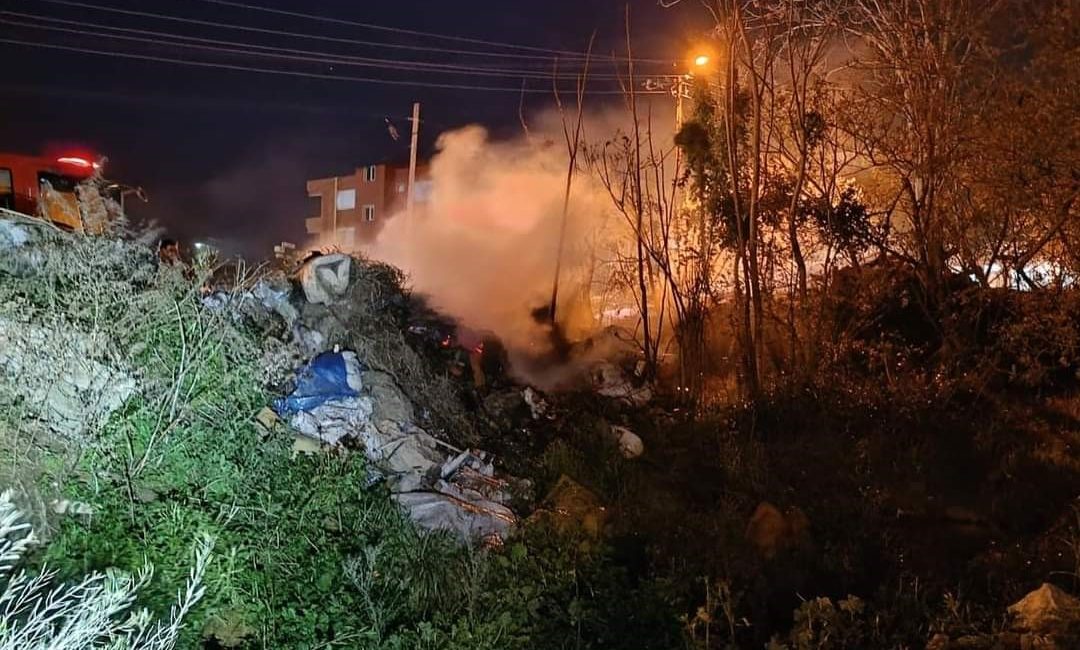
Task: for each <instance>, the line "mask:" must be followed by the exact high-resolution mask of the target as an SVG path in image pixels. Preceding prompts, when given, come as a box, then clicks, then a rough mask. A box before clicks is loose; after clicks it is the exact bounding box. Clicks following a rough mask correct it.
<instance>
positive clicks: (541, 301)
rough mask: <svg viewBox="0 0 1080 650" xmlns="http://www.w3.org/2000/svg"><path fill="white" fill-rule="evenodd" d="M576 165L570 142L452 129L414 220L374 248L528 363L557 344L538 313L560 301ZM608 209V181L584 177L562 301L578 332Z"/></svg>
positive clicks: (577, 185) (398, 221) (400, 220)
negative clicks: (571, 166)
mask: <svg viewBox="0 0 1080 650" xmlns="http://www.w3.org/2000/svg"><path fill="white" fill-rule="evenodd" d="M567 164H568V154H567V150H566V147H565V145H564V143H563V142H562V141H561V140H547V141H545V142H544V143H542V144H537V143H535V142H534V141H529V140H527V139H525V138H522V139H520V140H514V141H508V142H494V141H492V140H491V139H490V138H489V136H488V133H487V131H486V130H485V129H483V128H482V127H478V126H470V127H466V128H463V129H460V130H457V131H452V132H448V133H445V134H443V135H442V136H441V137H440V139H439V142H438V153H437V155H436V156H435V157H434V159H433V160H432V162H431V193H430V197H429V199H428V201H426V202H425V204H424V205H423V206H422V207H421V208H419V209H418V210H417V215H416V218H415V222H414V223H413V224H412V225H411V226H410V224H409V223H408V219H407V218H406V217H405V215H403V214H399V215H396V216H395V217H393V218H392V219H391V220H390V221H389V223H387V225H386V227H385V228H384V230H383V231H382V232H381V233H380V235H379V238H378V239H377V241H376V242H375V244H374V245H373V246H372V247H371V248H370V249H369V250H366V251H365V252H366V253H367V254H368V255H370V256H371V257H374V258H376V259H380V260H384V261H387V262H390V263H391V264H394V265H396V266H399V267H400V268H402V269H404V270H405V271H406V272H407V274H408V275H409V279H410V282H411V285H412V287H413V289H414V290H415V291H417V292H419V293H421V294H423V295H425V296H427V297H428V298H429V300H430V301H431V303H432V306H434V307H435V308H437V309H439V310H440V311H443V312H445V313H448V314H450V315H451V316H454V317H455V318H457V319H458V320H459V321H460V322H461V323H462V324H463V325H465V326H466V327H468V328H470V329H473V330H477V331H481V332H482V331H490V332H493V333H494V334H496V335H497V336H498V337H499V338H500V339H502V341H503V342H504V343H505V344H506V346H507V347H508V349H509V350H510V352H511V355H512V357H516V360H517V361H518V363H517V364H515V365H516V366H517V367H518V369H519V370H521V366H522V365H526V364H523V361H524V360H525V359H526V358H528V357H533V358H539V357H542V356H544V355H547V354H550V353H551V352H552V351H553V350H552V347H553V332H552V329H551V327H550V326H549V325H548V324H547V322H546V319H545V318H544V317H543V315H542V314H540V313H539V312H541V311H543V309H544V308H545V307H546V306H547V305H548V304H549V302H550V300H551V292H552V284H553V281H554V275H555V265H556V259H557V255H558V248H559V229H560V224H561V222H562V214H563V201H564V195H565V191H566V174H567ZM609 211H610V201H609V199H608V197H607V195H606V193H604V191H603V190H602V188H600V187H598V186H597V185H596V184H595V183H594V182H593V181H592V180H591V179H590V178H589V177H588V176H587V175H585V174H578V175H577V176H576V177H575V179H574V186H573V193H572V198H571V203H570V211H569V214H568V218H567V230H566V237H565V242H566V244H565V247H564V250H563V272H562V274H561V277H562V282H561V285H560V294H559V295H560V300H559V307H558V311H559V321H560V324H561V325H562V327H563V328H564V331H565V333H566V334H567V335H569V336H570V337H572V338H581V337H583V336H585V335H587V334H588V333H589V331H590V328H591V327H592V319H591V308H590V306H589V304H588V298H587V296H588V291H587V288H586V286H584V285H585V284H586V283H587V278H588V277H589V274H588V273H587V269H588V268H589V267H590V262H591V259H590V256H591V251H592V250H593V249H594V248H593V245H594V243H595V242H596V238H597V237H598V236H599V233H600V231H601V228H602V226H603V225H604V222H605V215H607V214H608V213H609ZM533 379H535V377H534V378H533Z"/></svg>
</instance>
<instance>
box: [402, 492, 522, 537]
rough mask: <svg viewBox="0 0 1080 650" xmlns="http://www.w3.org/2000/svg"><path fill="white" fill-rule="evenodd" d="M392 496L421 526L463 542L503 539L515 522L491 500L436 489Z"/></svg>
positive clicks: (506, 511) (511, 513) (514, 519)
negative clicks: (462, 496) (446, 533)
mask: <svg viewBox="0 0 1080 650" xmlns="http://www.w3.org/2000/svg"><path fill="white" fill-rule="evenodd" d="M393 498H394V500H395V501H396V502H397V503H398V505H400V506H401V507H402V508H404V509H405V511H406V512H407V513H408V515H409V518H410V519H412V520H413V522H414V523H416V525H417V526H419V527H420V528H423V529H424V530H446V531H449V532H452V533H454V534H455V536H456V537H457V538H458V539H459V540H461V541H462V542H465V543H468V542H472V541H477V540H480V539H485V538H489V537H493V536H494V537H498V538H500V539H505V538H506V536H507V535H508V534H509V533H510V529H511V528H513V526H514V525H515V523H516V522H517V518H516V517H515V516H514V513H513V512H512V511H511V510H510V509H509V508H507V507H506V506H504V505H501V504H498V503H494V502H491V501H480V502H476V501H465V500H463V499H459V498H457V497H454V496H452V495H449V494H442V493H439V492H405V493H400V494H395V495H394V496H393Z"/></svg>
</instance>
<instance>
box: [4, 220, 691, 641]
mask: <svg viewBox="0 0 1080 650" xmlns="http://www.w3.org/2000/svg"><path fill="white" fill-rule="evenodd" d="M54 237H55V238H54V239H51V240H49V241H48V242H46V243H44V244H42V245H41V246H40V247H39V250H42V251H46V255H47V259H48V260H49V262H48V263H47V264H45V265H44V266H43V267H40V268H39V269H38V271H36V272H35V273H34V274H32V275H26V276H23V277H20V278H14V277H12V278H10V281H9V282H5V283H4V285H3V290H4V292H5V294H6V295H5V296H4V298H5V304H7V305H9V306H13V305H16V304H17V305H18V306H19V309H20V310H21V312H20V313H21V317H24V318H27V319H29V320H31V321H33V320H38V319H40V320H45V319H46V318H48V317H50V316H51V315H57V314H63V315H64V316H65V317H66V318H67V319H68V321H67V322H68V324H69V327H71V328H74V329H77V330H82V331H88V330H90V329H91V328H94V331H95V332H96V333H97V335H98V336H99V338H100V340H101V341H102V342H103V343H102V345H104V346H106V347H107V348H108V352H109V353H108V354H104V355H103V358H108V359H110V360H112V361H113V362H115V363H117V364H120V365H122V366H123V367H125V368H126V369H127V370H128V371H129V372H131V373H132V374H134V375H135V376H137V377H138V385H139V391H138V393H137V394H136V395H135V396H133V397H131V398H130V399H128V400H127V402H126V403H125V404H124V406H123V408H121V409H120V410H118V411H116V412H114V413H113V414H112V415H111V417H110V418H109V419H108V421H107V422H106V423H105V425H104V426H103V427H102V428H101V430H99V431H92V432H88V434H87V438H86V439H85V440H78V441H66V442H64V443H63V444H58V443H54V444H52V445H51V447H50V446H38V448H37V451H36V452H35V456H36V457H37V458H38V460H39V461H40V462H39V463H37V464H36V465H35V467H37V468H38V475H39V480H38V482H37V485H36V486H34V489H33V490H24V491H23V494H22V495H20V499H21V500H23V501H27V502H30V501H34V502H43V503H44V502H52V500H53V499H63V500H65V501H66V502H68V503H72V504H85V505H87V506H89V508H91V509H92V514H87V513H83V514H71V513H70V512H69V514H68V515H66V516H63V517H57V516H56V515H55V514H54V513H52V512H51V511H49V510H48V509H46V511H45V513H44V514H43V515H42V518H43V519H44V520H45V521H46V522H47V526H46V527H45V528H43V530H47V531H48V544H47V546H46V547H45V548H44V550H43V551H41V552H40V553H39V557H38V558H37V560H38V563H40V564H42V565H45V566H48V567H50V568H51V569H52V570H53V571H56V572H57V578H58V579H60V580H65V581H68V582H78V581H80V580H81V579H82V576H84V575H86V574H89V573H92V572H96V571H105V570H121V571H127V572H130V573H131V574H132V575H134V574H135V573H136V572H138V571H139V570H140V569H142V567H144V566H147V565H151V566H153V567H154V569H155V570H154V573H153V576H152V578H149V579H148V580H146V581H145V584H141V585H140V588H139V589H138V597H137V601H136V603H137V605H138V606H139V607H140V608H142V607H145V608H146V609H147V610H149V611H151V612H158V613H161V614H165V613H167V612H168V611H169V608H170V607H171V606H172V605H173V604H174V603H175V600H176V593H177V590H178V589H182V588H183V587H184V585H185V584H186V580H187V579H188V575H189V569H190V563H191V557H192V556H191V549H192V545H193V544H194V543H195V542H196V540H198V539H202V538H209V539H212V540H214V552H213V556H212V558H211V560H210V563H209V565H208V566H206V568H205V573H204V575H203V577H202V584H203V586H204V588H205V595H204V596H203V598H202V600H201V601H200V602H199V603H198V605H197V606H196V607H195V608H194V609H192V610H191V611H190V612H188V614H187V616H186V617H185V619H184V621H183V624H184V627H183V629H182V632H181V634H180V638H179V642H178V645H177V647H181V648H197V647H201V646H202V645H203V644H204V643H210V644H212V645H210V646H208V647H215V646H214V645H213V644H216V646H217V647H253V648H333V647H338V648H403V649H404V648H410V649H412V648H491V649H496V648H499V649H502V648H536V647H545V648H564V647H565V648H626V647H641V648H649V647H653V648H667V647H672V645H678V643H679V638H680V630H679V627H678V624H677V619H676V617H675V615H674V613H673V612H672V611H671V610H670V609H669V608H668V607H666V606H665V605H664V601H663V599H662V598H661V597H660V592H659V590H658V589H657V588H656V586H655V585H652V584H650V583H648V582H639V581H636V580H633V581H632V580H631V579H630V577H629V576H628V575H627V574H626V572H625V571H623V570H622V569H620V568H619V567H618V566H616V565H615V564H614V563H613V562H612V561H611V559H610V552H609V549H607V548H606V547H605V546H603V545H602V544H599V543H598V542H596V541H595V540H592V539H591V538H587V537H578V536H575V535H574V534H573V533H569V534H557V533H555V532H554V531H552V530H549V529H547V527H545V526H543V525H539V524H537V525H535V526H534V525H529V526H525V527H524V528H523V530H522V532H521V534H520V535H519V536H518V537H516V538H514V539H511V540H509V541H508V543H507V544H506V546H505V547H502V548H497V549H490V550H480V549H475V550H474V549H469V548H465V547H461V546H460V545H458V544H457V543H456V542H454V541H452V540H451V539H450V538H449V537H446V536H443V535H439V534H436V535H430V534H423V533H420V532H418V531H417V530H416V529H415V528H414V527H413V526H412V525H411V523H410V522H408V520H407V519H406V518H405V517H404V516H403V514H402V513H400V512H399V511H398V509H397V508H396V506H394V504H393V502H392V501H391V500H390V498H389V494H388V493H387V492H386V490H385V488H383V487H382V486H381V485H377V484H375V485H373V484H372V482H371V481H370V480H369V474H368V471H367V468H366V467H365V463H364V460H363V458H362V456H358V455H356V454H341V453H322V454H314V455H295V454H294V453H293V450H292V442H293V441H292V436H291V435H290V434H289V433H288V432H287V431H285V430H284V429H283V427H281V426H275V427H271V428H269V429H266V428H263V427H261V426H260V425H258V424H257V423H256V419H255V416H256V414H257V413H258V412H259V411H260V410H261V409H262V408H264V407H265V405H266V404H267V403H268V400H269V396H268V395H266V394H264V393H263V392H262V391H261V389H260V388H259V386H260V380H259V376H260V373H261V372H262V370H261V368H260V361H261V358H260V350H259V341H258V335H257V333H256V332H253V331H245V329H244V328H243V327H240V326H237V325H236V324H235V323H234V322H233V321H232V320H231V319H230V317H229V316H228V315H225V314H220V313H216V312H213V311H211V310H208V309H206V308H204V307H203V306H202V305H201V304H200V297H201V296H200V292H199V291H198V288H199V286H201V284H202V280H203V277H205V275H206V273H205V271H203V270H200V269H196V271H195V277H193V278H186V277H184V275H182V274H181V273H180V272H178V271H175V270H172V269H167V268H162V269H160V270H156V269H155V268H154V263H153V261H152V260H151V258H150V256H149V255H148V254H147V253H146V251H145V249H143V248H142V247H141V246H139V245H137V244H133V243H123V242H118V241H107V240H94V239H84V238H81V237H69V236H59V235H56V236H54ZM61 255H62V256H63V258H64V259H66V260H73V261H74V263H70V264H68V263H65V264H53V263H52V262H53V261H54V260H56V259H59V256H61ZM53 256H57V257H53ZM91 269H92V272H91ZM84 274H85V275H84ZM238 279H239V282H238V283H237V285H238V287H240V288H243V287H244V286H246V282H245V279H244V278H243V276H242V274H241V275H240V276H239V277H238ZM100 286H106V287H111V289H112V290H110V291H99V287H100ZM35 354H37V352H35ZM41 358H42V359H47V358H48V354H47V352H42V353H41ZM19 415H20V416H22V415H26V416H27V419H26V421H24V422H20V421H19V420H18V419H17V418H16V417H15V411H13V410H10V409H5V411H4V416H5V419H4V421H5V432H6V435H8V434H10V435H9V436H8V437H10V438H11V439H15V438H17V437H18V427H21V428H23V429H25V428H27V427H28V426H29V425H28V424H27V423H29V422H31V421H32V418H30V417H29V415H28V412H25V411H24V412H20V414H19ZM9 427H10V428H9ZM15 447H18V446H15ZM18 449H23V448H22V447H18ZM13 453H14V452H13ZM20 453H22V452H20ZM23 457H24V458H25V457H26V456H25V455H24V456H23ZM13 460H14V457H13V456H12V458H10V459H5V464H7V463H8V462H9V461H13ZM31 492H33V494H31Z"/></svg>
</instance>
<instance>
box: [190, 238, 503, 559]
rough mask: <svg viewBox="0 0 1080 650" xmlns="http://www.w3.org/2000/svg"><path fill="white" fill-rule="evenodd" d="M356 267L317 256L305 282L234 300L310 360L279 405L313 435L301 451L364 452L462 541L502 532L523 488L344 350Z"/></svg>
mask: <svg viewBox="0 0 1080 650" xmlns="http://www.w3.org/2000/svg"><path fill="white" fill-rule="evenodd" d="M355 267H356V264H355V263H354V260H353V259H352V258H350V257H348V256H346V255H324V256H318V257H315V258H313V259H311V260H309V261H308V262H307V263H306V264H305V265H304V266H303V267H302V268H301V270H300V272H299V273H298V276H297V277H298V280H299V287H296V286H295V285H294V284H293V283H291V282H288V281H283V279H282V278H278V279H276V280H264V281H261V282H260V283H258V284H257V285H255V286H254V287H253V288H252V289H251V290H250V291H249V292H247V294H245V295H244V296H243V297H242V299H241V300H240V301H239V303H238V304H237V305H235V307H236V308H237V309H236V311H237V312H238V313H241V314H242V315H243V316H244V317H246V318H248V319H250V320H251V321H252V322H254V323H255V324H257V325H258V326H260V327H264V328H271V327H276V328H277V329H278V330H280V331H282V332H283V333H284V335H285V336H284V337H285V338H287V339H289V340H288V341H285V342H283V345H282V346H280V348H279V349H278V350H277V351H276V352H275V356H277V357H279V358H283V359H285V360H286V363H287V362H288V361H290V360H293V359H295V358H297V357H310V359H309V360H308V361H307V362H306V363H304V364H303V367H301V368H300V369H299V370H298V371H296V373H295V377H294V379H293V380H292V381H291V382H289V383H290V386H289V389H288V391H287V394H286V395H285V396H283V397H281V398H279V399H277V400H275V402H274V404H273V410H274V411H275V412H276V414H277V415H278V416H279V417H280V418H281V419H282V420H284V421H285V422H286V423H287V424H288V425H289V427H290V428H291V429H292V430H293V431H294V432H295V434H296V435H297V436H299V437H301V438H303V439H305V441H306V444H304V445H301V447H303V448H307V449H310V448H321V449H338V450H353V449H356V450H360V451H362V453H363V454H364V455H365V456H366V458H367V459H368V461H369V462H370V463H371V466H372V471H373V474H374V475H375V476H374V480H381V481H384V482H385V484H386V485H387V487H388V488H389V489H390V491H391V492H392V493H393V497H394V499H395V500H396V501H397V502H398V503H399V504H400V505H401V506H402V507H403V508H404V509H405V510H406V511H407V512H408V513H409V515H410V516H411V518H412V519H413V520H414V521H415V522H416V523H417V524H418V525H419V526H421V527H422V528H425V529H428V530H447V531H450V532H451V533H453V534H454V535H456V536H457V537H458V538H459V539H461V540H462V541H474V540H489V541H494V540H496V539H502V538H504V537H505V536H506V535H507V534H508V532H509V531H510V529H511V528H512V527H513V526H514V525H515V523H516V522H517V518H516V516H515V515H514V513H513V511H512V510H511V509H510V508H509V506H508V504H509V503H510V501H511V498H512V495H513V493H514V492H515V490H516V488H518V487H520V485H519V484H517V483H516V482H515V481H513V480H509V479H506V478H502V477H499V476H498V475H497V474H496V472H495V467H494V464H493V463H492V461H491V459H490V458H488V456H487V454H485V453H484V452H481V451H473V450H468V449H459V448H456V447H455V446H453V445H451V444H450V443H448V442H445V441H443V440H440V439H438V438H436V437H435V436H433V435H431V434H430V433H429V432H428V431H427V430H425V429H424V428H423V427H422V426H421V424H420V421H419V420H420V418H419V417H418V413H417V410H418V409H417V406H416V405H415V404H414V403H413V402H412V400H410V399H409V397H408V396H407V395H406V392H405V391H404V390H403V389H402V387H401V386H400V385H399V379H398V378H397V377H395V376H394V375H393V374H391V372H388V371H387V370H386V369H384V368H376V367H374V366H375V364H374V363H373V362H372V361H371V359H366V358H364V355H363V353H362V352H360V351H355V350H348V349H342V347H343V345H344V344H346V343H347V342H348V336H347V332H346V329H347V327H348V323H349V322H350V321H351V320H352V319H353V318H354V317H355V314H353V313H351V310H353V309H355V305H351V304H350V302H349V292H350V283H351V282H352V281H353V280H354V279H355V277H354V275H355V274H354V272H355V271H358V269H356V268H355ZM206 304H207V306H208V307H212V308H220V307H222V305H221V304H220V302H219V301H207V303H206ZM312 443H314V444H312Z"/></svg>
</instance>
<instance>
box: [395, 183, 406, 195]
mask: <svg viewBox="0 0 1080 650" xmlns="http://www.w3.org/2000/svg"><path fill="white" fill-rule="evenodd" d="M406 189H408V187H407V186H406V185H405V183H398V184H397V193H398V194H404V193H405V190H406Z"/></svg>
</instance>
